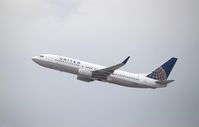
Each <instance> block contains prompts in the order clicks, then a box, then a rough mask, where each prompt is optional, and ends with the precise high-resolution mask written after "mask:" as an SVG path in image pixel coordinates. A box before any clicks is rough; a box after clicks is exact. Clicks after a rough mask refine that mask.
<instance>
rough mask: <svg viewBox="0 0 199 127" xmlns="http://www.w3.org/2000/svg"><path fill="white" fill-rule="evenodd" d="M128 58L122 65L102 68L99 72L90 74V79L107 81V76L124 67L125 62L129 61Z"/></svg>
mask: <svg viewBox="0 0 199 127" xmlns="http://www.w3.org/2000/svg"><path fill="white" fill-rule="evenodd" d="M129 58H130V56H128V57H127V58H126V59H125V60H124V61H123V62H122V63H120V64H117V65H114V66H111V67H107V68H103V69H100V70H96V71H93V72H92V77H93V78H96V79H98V80H104V79H107V76H108V75H110V74H112V73H113V72H114V71H115V70H117V69H119V68H120V67H122V66H124V65H125V64H126V63H127V61H128V60H129Z"/></svg>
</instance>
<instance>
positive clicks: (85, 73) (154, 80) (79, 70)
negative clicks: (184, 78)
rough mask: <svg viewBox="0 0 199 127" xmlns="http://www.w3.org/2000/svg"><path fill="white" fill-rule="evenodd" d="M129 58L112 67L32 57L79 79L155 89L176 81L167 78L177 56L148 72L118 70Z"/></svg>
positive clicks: (49, 56)
mask: <svg viewBox="0 0 199 127" xmlns="http://www.w3.org/2000/svg"><path fill="white" fill-rule="evenodd" d="M129 58H130V56H129V57H127V58H126V59H125V60H124V61H123V62H121V63H119V64H116V65H114V66H110V67H104V66H100V65H97V64H92V63H88V62H84V61H80V60H75V59H72V58H68V57H63V56H57V55H50V54H42V55H40V56H35V57H32V60H33V61H34V62H36V63H37V64H39V65H41V66H43V67H47V68H50V69H55V70H59V71H63V72H68V73H72V74H75V75H77V79H78V80H81V81H85V82H92V81H96V80H97V81H103V82H108V83H114V84H117V85H121V86H127V87H136V88H153V89H155V88H162V87H166V86H167V85H168V84H169V83H171V82H173V81H174V80H167V78H168V77H169V74H170V72H171V70H172V69H173V66H174V65H175V63H176V61H177V58H174V57H173V58H171V59H170V60H168V61H167V62H166V63H164V64H163V65H162V66H160V67H158V68H157V69H155V70H154V71H152V72H151V73H147V74H133V73H129V72H125V71H121V70H118V69H119V68H121V67H122V66H124V65H125V64H126V63H127V61H128V60H129Z"/></svg>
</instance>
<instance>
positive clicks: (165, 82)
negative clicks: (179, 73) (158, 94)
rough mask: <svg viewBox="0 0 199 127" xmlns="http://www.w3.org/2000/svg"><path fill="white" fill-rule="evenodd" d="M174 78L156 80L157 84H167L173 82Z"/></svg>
mask: <svg viewBox="0 0 199 127" xmlns="http://www.w3.org/2000/svg"><path fill="white" fill-rule="evenodd" d="M173 81H174V80H162V81H156V83H157V84H160V85H167V84H169V83H171V82H173Z"/></svg>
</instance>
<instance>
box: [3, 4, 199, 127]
mask: <svg viewBox="0 0 199 127" xmlns="http://www.w3.org/2000/svg"><path fill="white" fill-rule="evenodd" d="M198 6H199V2H198V1H197V0H96V1H92V0H84V1H81V0H73V1H72V0H18V1H16V0H1V1H0V58H1V62H0V70H1V71H0V126H1V127H55V126H56V127H66V126H70V127H88V126H90V127H93V126H94V127H102V126H103V127H111V126H114V127H132V126H139V127H149V126H154V127H159V126H161V127H168V126H175V127H177V126H181V127H187V126H190V127H197V126H198V125H199V110H198V107H199V92H198V90H199V85H198V80H197V79H198V71H197V69H198V65H199V60H198V56H197V55H198V53H199V52H198V48H199V43H198V41H199V35H198V33H199V24H198V22H199V13H198V12H199V9H198ZM42 53H50V54H57V55H62V56H68V57H72V58H76V59H80V60H85V61H88V62H93V63H98V64H101V65H105V66H110V65H113V64H116V63H118V62H121V61H122V60H123V59H124V58H126V57H127V56H128V55H130V56H131V59H130V61H129V62H128V64H127V65H126V66H125V67H123V68H122V70H126V71H130V72H134V73H136V72H138V73H141V72H150V71H152V70H154V69H155V68H156V67H158V66H159V65H161V64H162V63H164V62H165V61H166V60H168V59H169V58H170V57H173V56H175V57H178V58H179V60H178V62H177V65H176V66H175V68H174V70H173V71H172V73H171V75H170V79H175V80H176V81H175V82H174V83H172V84H170V85H169V86H168V87H167V88H165V89H156V90H152V89H136V88H126V87H121V86H117V85H109V84H107V83H101V82H92V83H84V82H81V81H78V80H76V76H74V75H70V74H67V73H60V72H58V71H54V70H50V69H46V68H42V67H40V66H38V65H37V64H35V63H34V62H32V60H31V57H32V56H35V55H39V54H42Z"/></svg>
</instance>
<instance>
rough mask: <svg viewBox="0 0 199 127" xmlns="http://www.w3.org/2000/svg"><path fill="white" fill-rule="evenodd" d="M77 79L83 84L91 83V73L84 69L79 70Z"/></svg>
mask: <svg viewBox="0 0 199 127" xmlns="http://www.w3.org/2000/svg"><path fill="white" fill-rule="evenodd" d="M77 79H78V80H81V81H85V82H90V81H93V79H92V72H91V71H89V70H86V69H79V73H78V75H77Z"/></svg>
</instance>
